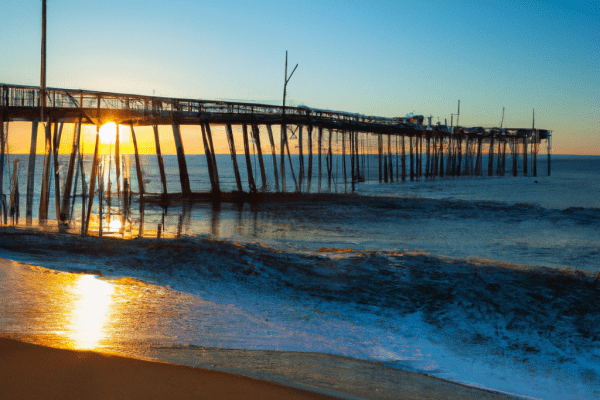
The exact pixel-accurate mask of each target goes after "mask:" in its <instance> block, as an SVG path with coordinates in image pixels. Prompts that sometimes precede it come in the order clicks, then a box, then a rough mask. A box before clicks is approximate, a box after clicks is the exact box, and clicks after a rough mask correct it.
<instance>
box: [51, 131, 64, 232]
mask: <svg viewBox="0 0 600 400" xmlns="http://www.w3.org/2000/svg"><path fill="white" fill-rule="evenodd" d="M62 130H63V123H62V122H61V123H60V124H59V128H58V132H56V129H55V130H54V138H52V153H53V157H54V208H55V209H56V221H57V222H58V225H59V227H60V222H61V218H60V171H59V164H58V148H59V147H60V138H61V136H62Z"/></svg>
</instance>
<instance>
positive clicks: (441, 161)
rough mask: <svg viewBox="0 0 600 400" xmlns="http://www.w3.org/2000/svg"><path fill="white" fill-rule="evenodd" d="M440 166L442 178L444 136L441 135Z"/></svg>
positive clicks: (441, 176)
mask: <svg viewBox="0 0 600 400" xmlns="http://www.w3.org/2000/svg"><path fill="white" fill-rule="evenodd" d="M439 157H440V161H439V168H440V178H443V177H444V136H440V152H439Z"/></svg>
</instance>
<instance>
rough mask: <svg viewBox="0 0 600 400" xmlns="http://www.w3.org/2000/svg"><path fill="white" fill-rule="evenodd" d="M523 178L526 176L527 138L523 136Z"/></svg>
mask: <svg viewBox="0 0 600 400" xmlns="http://www.w3.org/2000/svg"><path fill="white" fill-rule="evenodd" d="M523 176H527V136H523Z"/></svg>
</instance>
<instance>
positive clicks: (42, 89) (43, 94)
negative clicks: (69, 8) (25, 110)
mask: <svg viewBox="0 0 600 400" xmlns="http://www.w3.org/2000/svg"><path fill="white" fill-rule="evenodd" d="M41 64H42V65H41V71H40V100H41V102H40V108H41V115H40V121H42V123H43V122H44V109H45V108H46V0H42V62H41Z"/></svg>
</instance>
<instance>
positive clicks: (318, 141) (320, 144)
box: [317, 127, 323, 193]
mask: <svg viewBox="0 0 600 400" xmlns="http://www.w3.org/2000/svg"><path fill="white" fill-rule="evenodd" d="M317 143H318V147H319V151H318V154H319V156H318V161H319V180H318V183H317V187H318V188H317V190H318V192H319V193H321V169H322V168H321V149H322V147H323V128H322V127H319V133H318V134H317Z"/></svg>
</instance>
